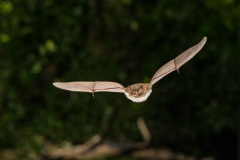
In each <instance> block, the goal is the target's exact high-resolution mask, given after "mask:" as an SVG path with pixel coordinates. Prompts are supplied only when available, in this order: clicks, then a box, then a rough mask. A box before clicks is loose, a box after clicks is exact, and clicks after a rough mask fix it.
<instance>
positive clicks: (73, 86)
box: [53, 81, 125, 95]
mask: <svg viewBox="0 0 240 160" xmlns="http://www.w3.org/2000/svg"><path fill="white" fill-rule="evenodd" d="M53 85H54V86H55V87H58V88H61V89H64V90H69V91H76V92H90V93H92V94H93V95H94V92H121V93H124V92H125V89H124V87H123V86H122V85H121V84H119V83H116V82H100V81H96V82H65V83H63V82H55V83H53Z"/></svg>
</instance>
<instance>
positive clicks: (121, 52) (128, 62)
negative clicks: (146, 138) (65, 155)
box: [0, 0, 240, 160]
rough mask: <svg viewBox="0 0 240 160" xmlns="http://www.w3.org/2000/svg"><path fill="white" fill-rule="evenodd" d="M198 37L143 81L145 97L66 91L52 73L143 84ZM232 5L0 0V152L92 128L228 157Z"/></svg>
mask: <svg viewBox="0 0 240 160" xmlns="http://www.w3.org/2000/svg"><path fill="white" fill-rule="evenodd" d="M204 36H206V37H208V41H207V43H206V45H205V46H204V47H203V49H202V50H201V51H200V52H199V54H197V55H196V56H195V57H194V58H193V59H192V60H191V61H189V62H188V63H187V64H185V65H184V66H183V67H182V68H181V69H180V74H179V75H178V74H177V72H173V73H171V74H170V75H168V76H166V77H164V78H163V79H162V80H161V81H159V82H158V83H157V84H155V85H154V86H153V92H152V94H151V96H150V97H149V98H148V100H147V101H146V102H143V103H133V102H132V101H130V100H128V99H127V98H126V97H125V95H124V94H119V93H104V92H102V93H100V92H99V93H96V94H95V97H92V94H90V93H75V92H68V91H64V90H60V89H57V88H55V87H54V86H53V85H52V83H53V82H56V81H62V82H69V81H114V82H118V83H121V84H122V85H123V86H128V85H131V84H134V83H138V82H150V79H151V77H152V76H153V74H154V73H155V72H156V71H157V70H158V69H159V68H160V67H161V66H162V65H164V64H165V63H167V62H168V61H170V60H171V59H173V58H175V57H176V56H178V55H179V54H180V53H182V52H183V51H185V50H187V49H188V48H190V47H192V46H193V45H195V44H197V43H198V42H199V41H200V40H201V39H202V38H203V37H204ZM239 51H240V3H239V2H238V1H234V0H203V1H191V0H184V1H169V0H152V1H144V0H119V1H115V0H75V1H74V0H69V1H63V0H58V1H56V0H55V1H54V0H12V1H10V0H0V152H1V151H4V150H10V151H12V152H13V153H14V154H16V156H18V157H19V159H21V158H29V159H31V156H30V155H31V153H34V154H36V155H41V154H42V149H43V148H44V144H43V143H42V140H43V139H44V140H48V141H49V142H51V143H54V144H60V143H62V142H63V141H68V142H70V143H72V144H73V145H74V144H79V143H84V142H85V141H87V140H88V139H89V138H91V137H92V136H93V135H95V134H96V133H102V134H103V135H104V137H111V138H113V139H123V138H125V139H127V140H131V141H141V139H142V137H141V135H140V134H139V131H138V128H137V125H136V119H137V118H138V117H140V116H141V117H143V118H144V119H145V121H146V123H147V125H148V127H149V130H150V132H151V134H152V144H151V145H152V146H163V147H169V148H171V149H172V150H175V151H180V152H183V153H187V154H191V155H194V156H196V157H199V158H201V157H204V156H209V155H211V156H213V157H215V158H217V159H228V160H233V159H236V155H237V134H238V132H237V131H238V111H239V109H238V108H239V96H240V92H239V91H240V90H239V89H240V84H239V79H240V72H239V68H240V53H239Z"/></svg>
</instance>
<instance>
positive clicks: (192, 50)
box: [150, 37, 207, 86]
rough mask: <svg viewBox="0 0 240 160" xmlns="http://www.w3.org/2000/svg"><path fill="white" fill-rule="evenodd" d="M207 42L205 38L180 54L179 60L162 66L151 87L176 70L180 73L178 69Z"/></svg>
mask: <svg viewBox="0 0 240 160" xmlns="http://www.w3.org/2000/svg"><path fill="white" fill-rule="evenodd" d="M206 41H207V38H206V37H204V38H203V39H202V40H201V41H200V42H199V43H198V44H196V45H195V46H193V47H191V48H189V49H188V50H186V51H185V52H183V53H182V54H180V55H179V56H178V57H177V58H175V59H173V60H171V61H170V62H168V63H167V64H165V65H164V66H162V67H161V68H160V69H159V70H158V71H157V72H156V73H155V74H154V76H153V77H152V80H151V82H150V85H151V86H152V85H153V84H154V83H156V82H157V81H159V80H160V79H161V78H163V77H164V76H166V75H167V74H169V73H171V72H172V71H175V70H177V71H178V69H179V68H180V67H181V66H182V65H183V64H185V63H186V62H188V61H189V60H190V59H191V58H193V57H194V56H195V55H196V54H197V53H198V52H199V51H200V50H201V49H202V47H203V46H204V44H205V43H206Z"/></svg>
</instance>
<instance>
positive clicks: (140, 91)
mask: <svg viewBox="0 0 240 160" xmlns="http://www.w3.org/2000/svg"><path fill="white" fill-rule="evenodd" d="M138 92H139V93H142V92H143V85H141V87H140V88H139V90H138Z"/></svg>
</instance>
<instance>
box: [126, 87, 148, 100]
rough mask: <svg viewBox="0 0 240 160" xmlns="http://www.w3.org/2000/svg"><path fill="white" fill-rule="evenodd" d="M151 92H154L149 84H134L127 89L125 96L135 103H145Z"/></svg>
mask: <svg viewBox="0 0 240 160" xmlns="http://www.w3.org/2000/svg"><path fill="white" fill-rule="evenodd" d="M151 92H152V90H151V87H150V85H149V84H148V83H138V84H133V85H131V86H128V87H127V88H125V95H126V96H127V98H128V99H130V100H132V101H134V102H142V101H145V100H146V99H147V98H148V96H149V95H150V93H151Z"/></svg>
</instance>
